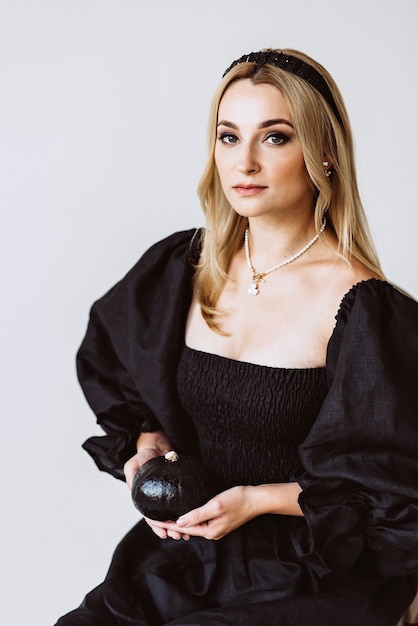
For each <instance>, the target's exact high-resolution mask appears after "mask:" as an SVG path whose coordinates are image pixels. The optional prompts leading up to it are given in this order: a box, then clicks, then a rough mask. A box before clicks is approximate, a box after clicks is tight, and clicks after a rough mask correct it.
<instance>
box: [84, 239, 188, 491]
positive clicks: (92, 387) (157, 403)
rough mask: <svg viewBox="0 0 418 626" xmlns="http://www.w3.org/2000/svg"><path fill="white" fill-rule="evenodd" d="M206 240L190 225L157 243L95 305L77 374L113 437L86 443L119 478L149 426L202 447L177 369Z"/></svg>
mask: <svg viewBox="0 0 418 626" xmlns="http://www.w3.org/2000/svg"><path fill="white" fill-rule="evenodd" d="M199 240H200V236H199V231H196V230H190V231H186V232H181V233H176V234H174V235H172V236H170V237H168V238H167V239H165V240H164V241H162V242H160V243H158V244H156V245H154V246H153V247H152V248H150V249H149V250H148V251H147V252H146V253H145V254H144V255H143V257H142V258H141V259H140V260H139V261H138V263H137V264H136V265H135V266H134V267H133V268H132V269H131V271H130V272H128V274H127V275H126V276H125V277H124V279H123V280H121V281H120V282H119V283H117V284H116V285H115V286H114V287H113V288H112V289H111V290H110V291H109V292H108V293H107V294H106V295H104V296H103V297H102V298H101V299H100V300H98V301H97V302H96V303H95V304H94V305H93V307H92V309H91V312H90V321H89V325H88V329H87V333H86V336H85V339H84V341H83V343H82V345H81V347H80V349H79V352H78V355H77V372H78V377H79V380H80V384H81V386H82V388H83V391H84V394H85V396H86V399H87V401H88V403H89V404H90V406H91V408H92V409H93V411H94V413H95V414H96V415H97V423H98V424H99V425H100V426H101V427H102V428H103V430H104V431H105V432H106V433H107V435H106V436H105V437H92V438H90V439H88V440H87V441H86V442H85V444H84V448H85V450H86V451H87V452H88V453H89V454H90V455H91V456H92V457H93V458H94V460H95V462H96V464H97V466H98V467H99V469H101V470H104V471H107V472H109V473H110V474H112V475H113V476H115V477H116V478H120V479H122V480H124V475H123V465H124V463H125V462H126V461H127V460H128V459H129V458H130V457H131V456H133V454H134V453H135V452H136V447H135V446H136V441H137V439H138V435H139V433H140V432H141V430H142V429H143V427H144V425H145V428H144V429H145V430H157V429H158V428H163V429H164V430H165V432H166V433H167V435H168V436H169V438H170V440H171V441H172V442H173V444H174V445H175V446H176V449H178V450H179V451H180V452H183V453H189V454H196V453H197V442H196V436H195V433H194V432H193V426H192V425H191V423H190V420H189V419H188V418H187V416H186V415H185V414H184V411H182V408H181V406H180V404H179V400H178V396H177V392H176V380H175V378H176V377H175V367H176V363H177V360H178V358H179V355H180V352H181V349H182V346H183V343H184V328H185V318H186V313H187V310H188V308H189V306H190V301H191V297H192V291H191V277H192V272H193V264H192V261H193V259H196V260H197V258H198V250H199ZM193 243H194V244H195V246H193ZM194 248H196V249H194Z"/></svg>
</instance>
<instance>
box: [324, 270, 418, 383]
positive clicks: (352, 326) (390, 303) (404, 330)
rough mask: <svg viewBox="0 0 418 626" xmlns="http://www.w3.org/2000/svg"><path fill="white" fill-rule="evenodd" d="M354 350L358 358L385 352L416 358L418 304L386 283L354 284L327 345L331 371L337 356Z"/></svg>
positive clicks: (369, 280) (370, 280)
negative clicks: (414, 356)
mask: <svg viewBox="0 0 418 626" xmlns="http://www.w3.org/2000/svg"><path fill="white" fill-rule="evenodd" d="M353 349H355V350H356V352H357V353H358V355H359V356H360V358H362V357H361V355H363V357H364V358H366V355H367V354H372V353H373V354H374V355H376V354H383V352H387V351H389V352H390V353H391V354H392V355H393V354H395V353H397V354H398V353H399V354H401V355H402V354H405V352H406V351H408V352H409V353H412V352H414V353H416V354H417V358H418V302H417V301H416V300H414V298H412V297H411V296H410V295H408V294H407V293H405V292H403V291H402V290H400V289H399V288H398V287H396V286H395V285H393V284H392V283H390V282H388V281H387V280H381V279H378V278H374V277H373V278H368V279H365V280H361V281H359V282H358V283H356V284H354V285H353V286H352V287H351V288H350V289H349V291H348V292H347V293H346V294H345V295H344V297H343V299H342V301H341V304H340V308H339V310H338V313H337V315H336V324H335V327H334V331H333V333H332V336H331V339H330V341H329V344H328V353H327V362H328V365H329V367H330V372H331V370H332V369H333V368H332V367H331V364H332V363H334V365H335V364H336V362H337V359H338V356H339V355H341V354H343V355H344V354H345V352H346V351H350V353H352V350H353Z"/></svg>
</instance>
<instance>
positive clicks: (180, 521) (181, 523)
mask: <svg viewBox="0 0 418 626" xmlns="http://www.w3.org/2000/svg"><path fill="white" fill-rule="evenodd" d="M176 524H177V526H188V523H187V519H186V518H185V517H179V518H178V520H177V522H176Z"/></svg>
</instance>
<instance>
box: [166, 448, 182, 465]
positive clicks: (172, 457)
mask: <svg viewBox="0 0 418 626" xmlns="http://www.w3.org/2000/svg"><path fill="white" fill-rule="evenodd" d="M164 458H165V460H166V461H170V463H174V462H175V461H178V460H179V458H180V457H179V455H178V454H177V452H176V451H175V450H170V451H169V452H167V453H166V454H165V455H164Z"/></svg>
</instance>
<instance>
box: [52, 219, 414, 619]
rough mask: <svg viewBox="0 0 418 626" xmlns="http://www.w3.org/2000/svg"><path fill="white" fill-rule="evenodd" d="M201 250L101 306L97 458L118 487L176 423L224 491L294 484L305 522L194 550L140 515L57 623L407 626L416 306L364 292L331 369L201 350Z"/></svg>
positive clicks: (168, 247)
mask: <svg viewBox="0 0 418 626" xmlns="http://www.w3.org/2000/svg"><path fill="white" fill-rule="evenodd" d="M191 241H192V242H194V243H195V244H196V245H197V247H198V237H196V236H195V233H194V232H192V231H189V232H187V233H178V234H176V235H173V236H172V237H170V238H168V239H167V240H165V241H163V242H161V243H160V244H157V245H156V246H154V247H153V248H152V249H150V250H149V251H148V253H147V254H146V255H145V256H144V257H143V259H142V260H141V261H140V262H139V263H138V264H137V266H135V268H133V270H131V272H130V273H129V274H128V275H127V276H126V277H125V279H123V280H122V281H121V282H120V283H119V284H118V285H116V286H115V287H114V288H113V289H112V290H111V291H110V292H109V293H108V294H106V296H104V298H102V299H101V300H100V301H98V302H97V303H96V304H95V305H94V307H93V309H92V314H91V321H90V324H89V330H88V333H87V335H86V338H85V340H84V342H83V345H82V347H81V349H80V353H79V358H78V368H79V376H80V382H81V383H82V385H83V389H84V391H85V393H86V396H87V399H88V400H89V402H90V404H91V406H92V408H93V410H94V411H95V412H96V414H97V417H98V423H99V424H101V426H102V427H103V428H104V430H105V431H106V433H107V435H106V437H103V438H97V437H94V438H92V439H90V440H88V442H86V444H85V448H86V449H87V451H88V452H89V453H90V454H91V455H92V456H93V457H94V459H95V461H96V463H97V465H98V466H99V467H100V469H104V470H106V471H109V472H110V473H112V474H113V475H115V476H116V477H118V478H121V477H122V476H123V474H122V467H123V463H124V462H125V461H126V460H127V459H128V458H129V457H130V456H131V455H132V454H133V453H134V451H135V441H136V438H137V436H138V434H139V432H140V430H141V428H142V429H145V430H147V429H148V430H152V429H155V428H160V427H161V428H163V429H164V430H165V432H167V434H168V436H169V437H170V438H171V440H172V441H173V444H174V445H175V447H176V449H178V450H179V451H180V452H184V453H189V454H194V455H199V456H201V457H202V458H203V460H204V461H205V462H206V463H207V464H211V465H212V467H213V469H215V471H217V472H218V479H219V480H220V481H222V482H223V485H224V486H225V487H228V486H230V485H234V484H259V483H262V482H280V481H288V480H294V479H297V480H298V481H299V482H300V484H301V485H302V487H303V493H302V494H301V497H300V503H301V506H302V509H303V511H304V514H305V518H293V517H290V516H278V515H266V516H261V517H259V518H256V519H255V520H252V521H251V522H249V523H248V524H245V525H244V526H242V527H241V528H239V529H237V530H236V531H234V532H233V533H231V534H230V535H228V536H226V537H225V538H224V539H222V540H220V541H207V540H205V539H201V538H192V539H191V540H190V541H189V542H184V541H179V542H176V541H173V540H170V539H167V540H164V541H162V540H160V539H158V538H157V537H156V536H155V535H154V534H153V533H152V531H151V530H150V529H149V527H148V526H147V525H146V523H145V522H143V521H142V522H139V524H137V525H136V526H135V527H134V528H133V529H132V530H131V531H130V533H128V535H127V536H126V537H125V538H124V539H123V540H122V542H121V544H120V545H119V546H118V548H117V550H116V552H115V555H114V558H113V561H112V564H111V567H110V569H109V572H108V575H107V577H106V579H105V581H104V583H103V584H102V585H100V586H99V587H98V588H96V589H95V590H93V591H92V592H91V593H90V594H88V595H87V596H86V598H85V600H84V602H83V604H82V605H81V606H80V607H79V608H78V609H77V610H75V611H73V612H72V613H69V614H68V615H67V616H64V617H63V618H61V619H60V620H59V622H58V624H59V626H77V625H80V626H81V625H93V624H94V625H99V624H100V625H101V626H116V625H117V626H125V625H126V626H127V625H128V624H130V625H132V626H145V625H148V624H151V625H159V624H176V625H180V624H195V625H198V624H199V625H206V624H228V625H229V624H230V625H231V626H232V625H237V624H254V625H257V624H260V625H261V624H272V625H274V624H277V625H281V626H283V625H285V626H286V625H287V624H289V625H290V624H302V625H304V624H307V625H308V624H309V625H314V626H315V625H318V626H319V624H321V626H322V625H323V624H324V622H325V620H326V621H327V622H328V623H330V624H338V625H343V626H344V625H347V626H348V625H350V626H355V625H357V624H358V625H359V626H360V625H361V626H365V625H366V624H367V626H395V624H396V623H397V621H398V619H399V618H400V617H401V616H402V614H403V612H404V611H405V610H406V609H407V607H408V605H409V603H410V602H411V601H412V599H413V596H414V593H415V588H416V572H417V570H418V515H417V512H418V507H417V503H418V467H417V463H416V460H415V459H416V451H417V447H418V446H417V444H418V420H417V407H418V376H417V363H418V360H417V357H418V305H417V303H416V302H414V301H413V300H411V299H409V298H407V297H406V296H404V295H402V294H401V293H400V292H399V291H397V290H396V289H394V288H393V287H392V286H391V285H389V284H388V283H386V282H383V281H376V280H371V281H365V282H363V283H360V284H358V285H356V286H355V287H354V288H353V289H352V290H351V291H350V293H349V294H347V295H346V296H345V298H344V300H343V302H342V304H341V308H340V311H339V312H338V316H337V323H336V328H335V331H334V334H333V336H332V338H331V340H330V343H329V348H328V355H327V367H326V370H325V369H312V370H285V369H280V368H278V369H276V368H265V367H263V366H256V365H252V364H245V363H240V362H236V361H230V360H228V359H223V358H222V357H217V356H215V355H208V354H205V353H201V352H197V351H193V350H190V349H188V348H186V347H185V346H184V326H185V318H186V314H187V310H188V307H189V304H190V298H191V278H192V273H193V270H192V264H191V259H193V258H196V251H195V252H193V245H192V246H191V245H190V242H191ZM256 435H257V436H256ZM263 437H264V439H263Z"/></svg>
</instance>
